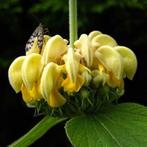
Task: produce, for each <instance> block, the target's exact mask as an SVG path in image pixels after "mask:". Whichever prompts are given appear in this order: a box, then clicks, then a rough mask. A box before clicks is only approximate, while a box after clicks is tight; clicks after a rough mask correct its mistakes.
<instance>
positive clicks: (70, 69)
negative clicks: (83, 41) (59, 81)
mask: <svg viewBox="0 0 147 147" xmlns="http://www.w3.org/2000/svg"><path fill="white" fill-rule="evenodd" d="M63 60H64V61H65V66H66V71H67V73H68V75H69V77H70V80H71V81H72V82H73V83H75V82H76V79H77V73H78V71H79V64H80V56H79V55H78V54H77V53H75V52H74V51H73V49H72V48H69V49H68V52H67V54H66V55H64V57H63Z"/></svg>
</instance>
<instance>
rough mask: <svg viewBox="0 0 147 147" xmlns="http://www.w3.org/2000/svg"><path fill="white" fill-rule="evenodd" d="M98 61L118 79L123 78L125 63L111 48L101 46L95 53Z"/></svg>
mask: <svg viewBox="0 0 147 147" xmlns="http://www.w3.org/2000/svg"><path fill="white" fill-rule="evenodd" d="M95 56H96V57H97V59H98V60H99V61H100V62H101V63H102V64H103V66H104V67H105V68H106V69H107V71H108V72H112V73H113V75H114V76H115V77H116V78H117V79H122V78H123V70H124V69H123V61H122V57H121V56H120V54H119V53H118V52H117V51H116V50H114V49H113V48H112V47H110V46H106V45H105V46H101V47H100V48H98V49H97V50H96V52H95Z"/></svg>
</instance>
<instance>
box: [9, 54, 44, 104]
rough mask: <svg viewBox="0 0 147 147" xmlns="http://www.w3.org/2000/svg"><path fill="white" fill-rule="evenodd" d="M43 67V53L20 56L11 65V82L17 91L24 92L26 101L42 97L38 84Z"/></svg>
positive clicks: (29, 101) (30, 101)
mask: <svg viewBox="0 0 147 147" xmlns="http://www.w3.org/2000/svg"><path fill="white" fill-rule="evenodd" d="M41 69H42V66H41V55H39V54H36V53H32V54H30V55H28V56H23V57H18V58H16V59H15V60H14V61H13V62H12V64H11V65H10V68H9V71H8V74H9V81H10V84H11V86H12V87H13V88H14V90H15V91H16V92H19V91H21V92H22V97H23V99H24V101H25V102H26V103H32V102H33V101H36V100H39V99H41V95H40V91H39V85H38V83H39V78H40V74H41V72H42V71H41Z"/></svg>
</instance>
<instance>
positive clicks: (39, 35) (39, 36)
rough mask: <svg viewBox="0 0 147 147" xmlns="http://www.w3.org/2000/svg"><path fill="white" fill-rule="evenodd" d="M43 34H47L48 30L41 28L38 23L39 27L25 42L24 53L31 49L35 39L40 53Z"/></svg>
mask: <svg viewBox="0 0 147 147" xmlns="http://www.w3.org/2000/svg"><path fill="white" fill-rule="evenodd" d="M45 34H48V28H45V27H43V25H42V24H41V23H40V24H39V26H38V27H37V28H36V29H35V31H34V32H33V33H32V35H31V36H30V38H29V40H28V41H27V43H26V46H25V51H26V52H27V51H29V50H30V49H31V47H32V45H33V43H34V40H35V38H36V37H37V39H38V42H37V45H38V48H39V49H40V52H41V49H42V45H43V36H44V35H45Z"/></svg>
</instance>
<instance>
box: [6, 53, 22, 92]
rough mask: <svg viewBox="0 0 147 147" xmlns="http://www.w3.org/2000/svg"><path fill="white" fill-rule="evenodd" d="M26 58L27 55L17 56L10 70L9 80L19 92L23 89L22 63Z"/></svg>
mask: <svg viewBox="0 0 147 147" xmlns="http://www.w3.org/2000/svg"><path fill="white" fill-rule="evenodd" d="M24 60H25V56H21V57H18V58H16V59H15V60H14V61H13V62H12V63H11V65H10V67H9V70H8V77H9V82H10V85H11V86H12V88H13V89H14V90H15V92H16V93H18V92H19V91H20V89H21V85H22V82H23V81H22V76H21V72H22V64H23V62H24Z"/></svg>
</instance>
